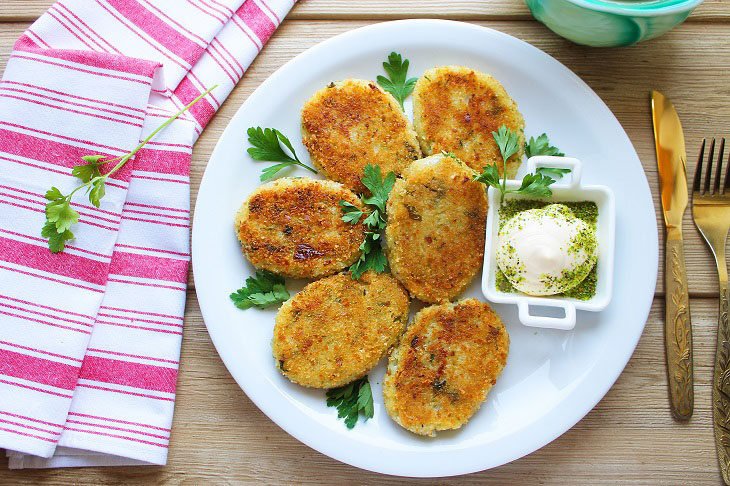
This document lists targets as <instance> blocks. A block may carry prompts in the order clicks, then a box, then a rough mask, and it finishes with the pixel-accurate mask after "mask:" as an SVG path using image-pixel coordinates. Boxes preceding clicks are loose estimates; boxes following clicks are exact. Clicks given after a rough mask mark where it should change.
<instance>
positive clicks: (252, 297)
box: [230, 270, 289, 310]
mask: <svg viewBox="0 0 730 486" xmlns="http://www.w3.org/2000/svg"><path fill="white" fill-rule="evenodd" d="M230 297H231V300H232V301H233V303H234V304H235V306H236V307H238V308H239V309H244V310H245V309H248V308H250V307H256V308H258V309H265V308H267V307H268V306H270V305H274V304H278V303H279V302H284V301H285V300H288V299H289V292H287V290H286V287H284V279H283V278H282V277H280V276H278V275H275V274H273V273H271V272H267V271H266V270H263V271H261V272H256V276H255V277H248V278H247V279H246V286H245V287H241V288H240V289H238V290H236V291H235V292H233V293H232V294H231V295H230Z"/></svg>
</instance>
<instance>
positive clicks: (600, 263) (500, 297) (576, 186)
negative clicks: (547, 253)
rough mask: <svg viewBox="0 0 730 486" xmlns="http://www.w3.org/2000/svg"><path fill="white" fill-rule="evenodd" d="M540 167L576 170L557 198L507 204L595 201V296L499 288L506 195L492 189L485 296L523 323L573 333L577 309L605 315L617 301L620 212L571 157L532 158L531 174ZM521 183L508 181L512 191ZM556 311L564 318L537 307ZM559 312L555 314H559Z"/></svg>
mask: <svg viewBox="0 0 730 486" xmlns="http://www.w3.org/2000/svg"><path fill="white" fill-rule="evenodd" d="M540 167H554V168H562V169H570V170H571V172H570V173H569V174H566V175H565V177H563V178H562V179H561V180H559V181H557V182H556V183H555V184H553V185H552V186H550V188H551V189H552V193H553V195H552V197H550V198H541V199H539V198H535V197H533V196H524V195H521V194H506V195H505V199H504V200H505V202H509V201H511V200H515V199H532V200H535V199H538V200H540V201H546V202H549V203H560V202H578V201H593V202H595V203H596V206H597V207H598V221H597V222H596V237H597V240H598V260H597V263H596V270H597V279H596V282H597V284H596V291H595V294H594V295H593V296H592V297H591V298H589V299H588V300H580V299H576V298H570V297H564V296H557V295H552V296H544V297H538V296H531V295H527V294H524V293H522V292H518V291H516V290H515V291H512V292H502V291H500V290H499V289H498V288H497V284H496V276H497V272H498V266H497V259H496V257H495V255H496V249H497V237H498V233H499V227H500V214H499V208H500V204H501V203H500V191H499V190H497V189H496V188H494V187H490V188H489V191H488V198H489V211H488V213H487V234H486V238H485V248H484V269H483V273H482V292H483V293H484V296H485V297H486V298H487V299H488V300H489V301H490V302H496V303H500V304H516V305H517V307H518V316H519V319H520V322H521V323H522V324H524V325H525V326H530V327H543V328H552V329H564V330H568V329H573V327H575V324H576V310H582V311H591V312H597V311H601V310H603V309H604V308H606V306H607V305H608V303H609V302H610V301H611V293H612V292H611V291H612V288H613V257H614V246H615V233H616V209H615V204H614V196H613V191H612V190H611V189H610V188H608V187H606V186H600V185H592V186H585V185H582V184H581V162H580V161H579V160H578V159H574V158H571V157H548V156H538V157H531V158H530V159H528V161H527V168H528V172H529V173H534V172H535V171H536V170H537V169H538V168H540ZM520 184H521V181H516V180H508V181H507V189H517V188H519V187H520ZM538 307H542V308H546V307H553V308H558V309H562V311H563V313H564V316H563V317H553V316H546V315H539V314H537V313H534V312H533V311H535V310H537V309H536V308H538ZM553 313H554V312H553Z"/></svg>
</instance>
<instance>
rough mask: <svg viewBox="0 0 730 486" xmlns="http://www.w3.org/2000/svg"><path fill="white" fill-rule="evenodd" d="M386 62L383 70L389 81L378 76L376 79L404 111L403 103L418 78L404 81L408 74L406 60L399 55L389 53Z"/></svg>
mask: <svg viewBox="0 0 730 486" xmlns="http://www.w3.org/2000/svg"><path fill="white" fill-rule="evenodd" d="M388 61H389V62H384V63H383V69H385V72H386V73H388V77H390V79H388V78H386V77H385V76H378V77H377V78H376V79H377V81H378V84H379V85H380V86H381V87H382V88H383V89H384V90H385V91H387V92H388V93H390V94H392V95H393V97H395V99H396V100H398V103H400V107H401V109H402V110H403V111H406V109H405V108H404V107H403V101H404V100H405V99H406V98H407V97H408V95H409V94H411V93H412V92H413V88H414V87H415V86H416V81H418V78H410V79H406V76H407V74H408V59H402V58H401V55H400V54H398V53H397V52H391V53H390V55H389V56H388Z"/></svg>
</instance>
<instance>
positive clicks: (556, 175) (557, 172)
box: [537, 167, 570, 179]
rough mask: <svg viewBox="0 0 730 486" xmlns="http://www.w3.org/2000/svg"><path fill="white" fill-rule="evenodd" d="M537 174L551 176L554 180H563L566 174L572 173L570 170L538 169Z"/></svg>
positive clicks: (555, 168)
mask: <svg viewBox="0 0 730 486" xmlns="http://www.w3.org/2000/svg"><path fill="white" fill-rule="evenodd" d="M537 172H538V173H539V174H544V175H546V176H550V177H552V178H554V179H562V178H563V176H564V175H565V174H567V173H568V172H570V169H558V168H557V167H538V168H537Z"/></svg>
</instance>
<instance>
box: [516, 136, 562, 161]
mask: <svg viewBox="0 0 730 486" xmlns="http://www.w3.org/2000/svg"><path fill="white" fill-rule="evenodd" d="M525 154H526V155H527V157H528V158H530V157H534V156H535V155H556V156H558V157H563V156H564V155H565V154H564V153H562V152H561V151H560V149H558V147H553V146H552V145H550V140H548V136H547V134H545V133H543V134H542V135H540V136H539V137H537V139H535V138H533V137H530V141H529V142H525Z"/></svg>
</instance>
